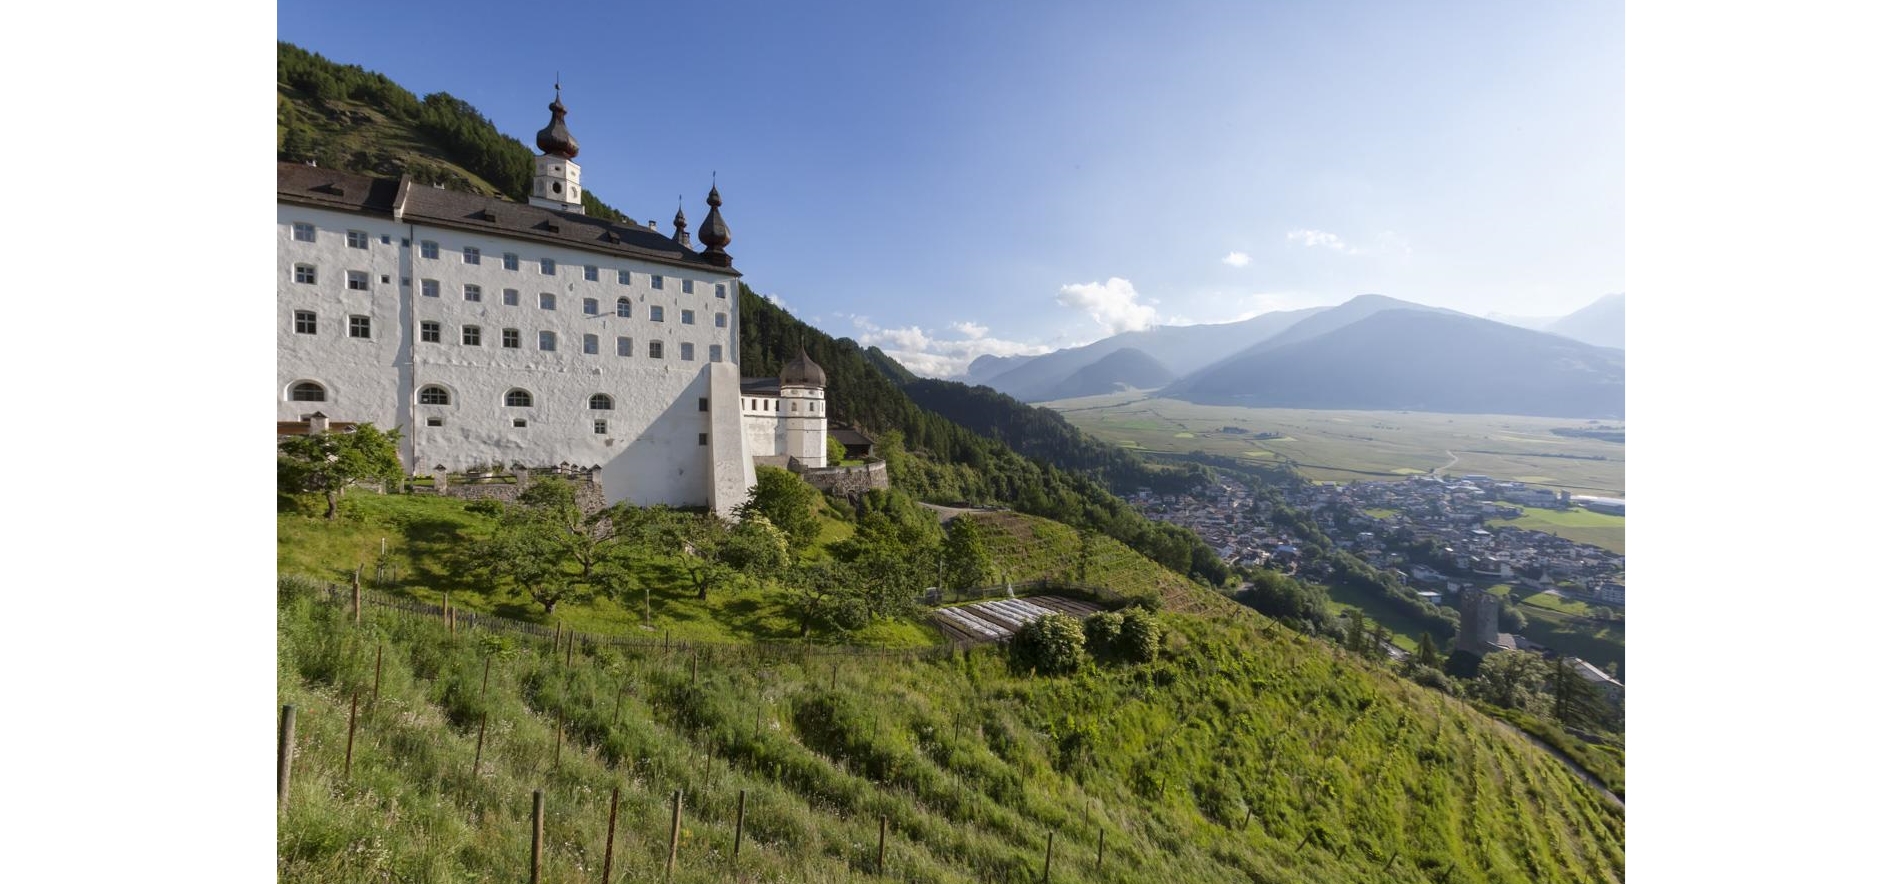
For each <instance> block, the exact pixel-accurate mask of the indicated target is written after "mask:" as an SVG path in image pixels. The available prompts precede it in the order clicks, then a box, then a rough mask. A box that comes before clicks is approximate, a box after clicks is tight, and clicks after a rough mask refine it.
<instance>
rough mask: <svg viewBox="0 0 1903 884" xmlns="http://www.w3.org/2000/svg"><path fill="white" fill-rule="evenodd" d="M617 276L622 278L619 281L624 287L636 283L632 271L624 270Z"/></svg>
mask: <svg viewBox="0 0 1903 884" xmlns="http://www.w3.org/2000/svg"><path fill="white" fill-rule="evenodd" d="M615 275H616V276H618V277H620V279H619V281H620V283H621V284H622V285H632V284H633V283H634V273H633V272H631V271H627V270H622V271H618V272H617V273H616V274H615Z"/></svg>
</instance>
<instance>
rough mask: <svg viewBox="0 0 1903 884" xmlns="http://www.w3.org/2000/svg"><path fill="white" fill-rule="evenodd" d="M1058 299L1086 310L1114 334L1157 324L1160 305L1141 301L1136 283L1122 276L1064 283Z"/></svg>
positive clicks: (1069, 305)
mask: <svg viewBox="0 0 1903 884" xmlns="http://www.w3.org/2000/svg"><path fill="white" fill-rule="evenodd" d="M1057 303H1059V304H1062V305H1064V306H1066V307H1075V308H1078V309H1080V310H1083V311H1084V312H1085V313H1088V314H1090V318H1091V319H1092V320H1094V321H1095V322H1096V323H1097V324H1098V325H1101V326H1103V327H1104V329H1105V330H1107V331H1109V332H1110V333H1111V334H1113V335H1114V334H1121V333H1123V332H1127V331H1142V330H1144V329H1146V328H1149V327H1150V326H1152V325H1155V324H1156V308H1155V307H1151V306H1149V305H1148V304H1139V303H1137V290H1136V287H1135V286H1133V285H1131V284H1130V281H1129V280H1127V279H1123V278H1121V277H1116V276H1113V277H1111V278H1110V280H1109V281H1108V282H1086V283H1072V284H1070V285H1067V286H1064V287H1063V288H1060V289H1058V290H1057Z"/></svg>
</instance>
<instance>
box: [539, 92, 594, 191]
mask: <svg viewBox="0 0 1903 884" xmlns="http://www.w3.org/2000/svg"><path fill="white" fill-rule="evenodd" d="M548 113H549V118H548V125H547V126H544V127H542V131H540V132H537V133H535V146H536V148H538V149H539V150H541V151H542V155H541V156H539V157H536V158H535V177H534V179H533V180H532V181H531V182H530V184H529V205H532V206H540V207H542V208H544V209H555V210H557V211H563V212H579V211H581V210H582V206H581V166H579V165H577V164H576V163H575V156H576V155H577V154H580V153H581V145H579V144H577V143H575V136H573V135H571V134H569V132H568V122H567V120H568V107H567V106H566V105H563V104H562V84H561V81H560V80H557V81H556V83H555V100H554V101H551V102H549V103H548Z"/></svg>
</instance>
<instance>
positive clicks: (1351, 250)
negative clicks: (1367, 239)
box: [1288, 229, 1414, 260]
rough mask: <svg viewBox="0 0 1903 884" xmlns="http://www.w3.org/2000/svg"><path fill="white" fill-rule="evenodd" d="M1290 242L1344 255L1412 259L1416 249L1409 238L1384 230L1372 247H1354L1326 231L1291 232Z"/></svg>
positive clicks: (1289, 233) (1304, 230)
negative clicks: (1409, 241)
mask: <svg viewBox="0 0 1903 884" xmlns="http://www.w3.org/2000/svg"><path fill="white" fill-rule="evenodd" d="M1288 241H1289V242H1292V243H1295V244H1297V245H1300V246H1302V247H1303V248H1310V249H1328V250H1330V251H1333V252H1339V253H1341V254H1343V255H1377V256H1382V257H1398V258H1401V259H1404V260H1405V259H1407V258H1412V257H1413V256H1414V247H1413V246H1411V245H1409V244H1408V241H1407V237H1405V236H1402V235H1400V234H1398V233H1395V232H1394V231H1392V230H1383V231H1381V232H1380V233H1377V234H1375V236H1374V243H1373V244H1372V245H1366V244H1364V245H1353V244H1351V243H1349V242H1348V241H1347V240H1345V239H1342V238H1341V237H1339V236H1336V235H1335V234H1332V233H1329V232H1328V231H1326V230H1309V229H1303V230H1291V231H1289V232H1288Z"/></svg>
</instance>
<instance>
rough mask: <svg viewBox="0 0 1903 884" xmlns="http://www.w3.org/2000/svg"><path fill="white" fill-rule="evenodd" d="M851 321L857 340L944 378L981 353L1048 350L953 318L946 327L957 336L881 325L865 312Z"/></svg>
mask: <svg viewBox="0 0 1903 884" xmlns="http://www.w3.org/2000/svg"><path fill="white" fill-rule="evenodd" d="M852 324H853V326H854V327H855V328H858V329H859V330H860V332H861V333H860V334H859V336H858V341H859V343H860V344H862V345H864V346H867V347H878V348H879V349H880V351H882V352H884V353H885V355H887V356H890V357H892V358H893V359H896V360H898V362H899V364H900V365H903V366H905V367H906V368H908V369H911V370H912V371H913V372H914V373H917V374H921V375H924V376H926V377H933V378H943V377H951V376H952V375H958V374H964V372H965V369H967V368H969V367H971V361H972V360H973V359H977V358H978V357H980V356H985V355H991V356H1037V355H1041V354H1044V353H1049V352H1051V348H1050V347H1048V346H1045V345H1042V344H1027V343H1024V342H1022V341H1007V340H1003V339H1000V338H993V337H988V336H987V335H989V333H990V331H991V329H989V328H987V327H985V326H982V325H979V324H977V323H975V322H954V323H952V324H951V325H950V326H949V328H950V329H951V330H952V331H954V332H957V333H958V335H959V337H945V338H939V337H935V336H933V335H932V334H931V333H929V332H926V331H925V330H924V329H921V328H919V327H918V326H916V325H908V326H903V327H900V328H882V327H880V326H879V325H878V324H877V323H875V322H873V321H872V320H871V319H868V318H867V317H864V316H854V317H853V318H852Z"/></svg>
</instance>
